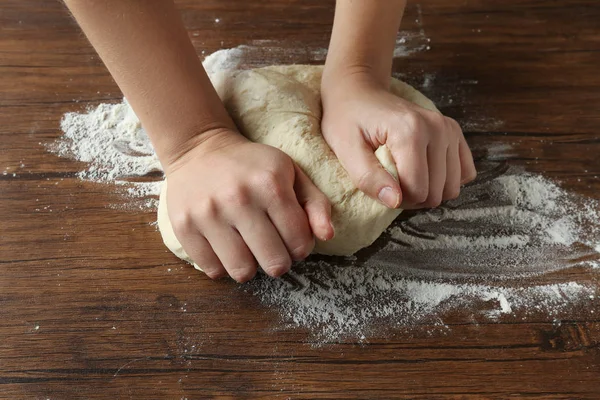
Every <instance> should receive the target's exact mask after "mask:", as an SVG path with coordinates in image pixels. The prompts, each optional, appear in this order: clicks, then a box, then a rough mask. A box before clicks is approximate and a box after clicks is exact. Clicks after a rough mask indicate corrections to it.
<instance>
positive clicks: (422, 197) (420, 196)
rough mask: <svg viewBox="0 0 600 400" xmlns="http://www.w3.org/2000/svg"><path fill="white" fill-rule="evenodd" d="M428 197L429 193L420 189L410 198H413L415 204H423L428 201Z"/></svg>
mask: <svg viewBox="0 0 600 400" xmlns="http://www.w3.org/2000/svg"><path fill="white" fill-rule="evenodd" d="M428 196H429V193H428V192H427V191H426V190H424V189H419V190H415V191H413V193H411V196H410V197H411V198H412V200H413V202H414V203H415V204H422V203H425V202H426V201H427V198H428Z"/></svg>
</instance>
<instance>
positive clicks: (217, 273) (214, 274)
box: [202, 266, 225, 279]
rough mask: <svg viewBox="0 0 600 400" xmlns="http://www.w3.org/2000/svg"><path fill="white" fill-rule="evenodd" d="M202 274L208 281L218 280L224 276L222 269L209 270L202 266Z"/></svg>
mask: <svg viewBox="0 0 600 400" xmlns="http://www.w3.org/2000/svg"><path fill="white" fill-rule="evenodd" d="M202 268H203V270H204V273H205V274H206V276H208V277H209V278H210V279H220V278H222V277H223V276H225V271H223V270H222V269H210V268H209V267H206V266H203V267H202Z"/></svg>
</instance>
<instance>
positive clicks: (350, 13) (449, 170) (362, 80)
mask: <svg viewBox="0 0 600 400" xmlns="http://www.w3.org/2000/svg"><path fill="white" fill-rule="evenodd" d="M405 6H406V0H337V2H336V12H335V21H334V26H333V33H332V37H331V43H330V46H329V54H328V56H327V62H326V63H325V71H324V73H323V80H322V83H321V89H322V90H321V93H322V101H323V121H322V124H321V126H322V130H323V136H324V137H325V140H327V143H328V144H329V145H330V146H331V148H332V150H333V151H334V152H335V154H336V155H337V157H338V159H339V160H340V162H341V163H342V165H343V166H344V168H345V169H346V171H348V174H349V176H350V177H351V178H352V180H353V182H354V184H355V185H356V186H357V187H358V188H359V189H361V190H362V191H363V192H365V193H366V194H367V195H369V196H371V197H373V198H375V199H379V200H380V201H381V202H382V203H383V204H385V205H387V206H388V207H391V208H397V207H399V206H402V207H403V208H428V207H436V206H438V205H439V204H440V203H441V202H442V201H443V200H448V199H452V198H454V197H456V196H458V193H459V191H460V185H461V183H466V182H468V181H470V180H472V179H473V178H474V177H475V173H476V171H475V167H474V165H473V158H472V156H471V152H470V150H469V147H468V146H467V143H466V141H465V138H464V136H463V133H462V131H461V129H460V127H459V126H458V124H457V123H456V121H454V120H453V119H451V118H447V117H444V116H442V115H441V114H439V113H437V112H434V111H429V110H425V109H424V108H421V107H418V106H416V105H415V104H413V103H410V102H408V101H406V100H403V99H400V98H398V97H396V96H394V95H392V94H391V93H390V92H389V84H390V76H391V70H392V59H393V51H394V45H395V42H396V35H397V33H398V28H399V27H400V21H401V19H402V14H403V12H404V7H405ZM382 145H386V146H387V147H388V148H389V150H390V151H391V154H392V156H393V158H394V161H395V164H396V169H397V170H398V182H396V181H395V179H394V178H393V177H392V176H391V175H390V174H389V173H387V171H385V169H384V168H383V167H382V166H381V164H380V163H379V162H378V160H377V159H376V158H375V155H374V154H373V153H374V151H375V150H376V149H377V148H378V147H379V146H382Z"/></svg>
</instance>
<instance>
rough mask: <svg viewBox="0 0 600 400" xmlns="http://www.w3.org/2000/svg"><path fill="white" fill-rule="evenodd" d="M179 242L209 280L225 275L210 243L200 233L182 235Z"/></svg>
mask: <svg viewBox="0 0 600 400" xmlns="http://www.w3.org/2000/svg"><path fill="white" fill-rule="evenodd" d="M182 238H183V239H184V240H180V243H181V245H182V246H183V248H184V250H185V252H186V253H187V254H188V255H189V256H190V258H191V259H192V260H193V261H194V263H195V264H196V265H197V266H198V267H199V268H200V269H201V270H202V271H203V272H204V273H205V274H206V275H207V276H208V277H209V278H211V279H218V278H222V277H223V276H225V275H227V272H226V271H225V268H224V267H223V264H221V261H219V258H218V257H217V255H216V254H215V252H214V251H213V249H212V247H211V246H210V243H208V240H206V238H205V237H204V236H202V235H201V234H200V232H195V233H194V234H191V235H190V234H186V235H183V236H182Z"/></svg>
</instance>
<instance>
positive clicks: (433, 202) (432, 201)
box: [424, 195, 442, 208]
mask: <svg viewBox="0 0 600 400" xmlns="http://www.w3.org/2000/svg"><path fill="white" fill-rule="evenodd" d="M440 204H442V196H440V195H433V196H430V197H429V198H428V199H427V200H425V203H424V206H425V207H427V208H435V207H439V206H440Z"/></svg>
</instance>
